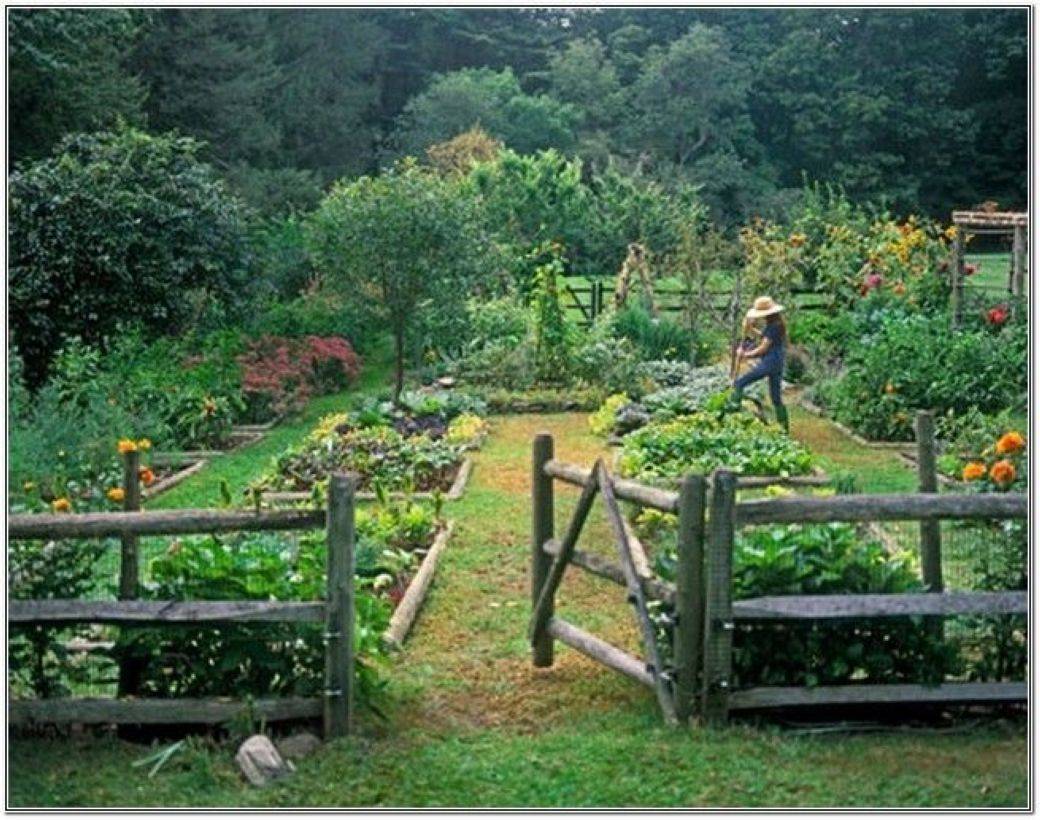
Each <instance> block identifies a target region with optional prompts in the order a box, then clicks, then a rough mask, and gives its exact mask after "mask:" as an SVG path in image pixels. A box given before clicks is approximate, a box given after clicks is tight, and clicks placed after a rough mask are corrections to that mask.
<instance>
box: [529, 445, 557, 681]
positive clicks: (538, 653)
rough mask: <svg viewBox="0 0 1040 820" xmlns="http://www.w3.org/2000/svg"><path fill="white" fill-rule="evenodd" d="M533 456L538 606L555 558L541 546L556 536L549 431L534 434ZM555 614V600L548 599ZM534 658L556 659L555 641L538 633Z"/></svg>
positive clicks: (546, 662) (547, 662) (537, 661)
mask: <svg viewBox="0 0 1040 820" xmlns="http://www.w3.org/2000/svg"><path fill="white" fill-rule="evenodd" d="M532 455H533V458H532V459H531V464H532V469H531V513H532V522H531V607H532V609H535V608H537V606H538V599H539V596H540V595H541V593H542V587H544V586H545V581H546V579H547V578H548V577H549V569H550V567H551V566H552V558H551V557H550V556H549V555H547V554H546V553H545V551H544V550H543V549H542V547H543V546H544V545H545V544H546V542H548V541H550V540H551V539H552V537H553V526H554V523H553V516H554V514H555V513H554V511H553V480H552V477H551V476H549V475H547V474H546V472H545V465H546V464H548V463H549V462H550V461H551V460H552V457H553V438H552V436H551V435H549V434H548V433H539V434H538V435H537V436H535V439H534V446H533V452H532ZM548 608H549V616H550V617H551V616H552V600H550V601H549V604H548ZM531 660H532V662H533V663H534V665H535V666H536V667H539V668H547V667H550V666H552V663H553V641H552V638H551V637H549V636H547V635H539V637H538V639H537V640H534V641H532V642H531Z"/></svg>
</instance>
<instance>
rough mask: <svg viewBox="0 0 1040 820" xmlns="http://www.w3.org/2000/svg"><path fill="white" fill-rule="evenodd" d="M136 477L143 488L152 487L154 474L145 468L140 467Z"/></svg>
mask: <svg viewBox="0 0 1040 820" xmlns="http://www.w3.org/2000/svg"><path fill="white" fill-rule="evenodd" d="M137 477H138V478H139V479H141V483H142V484H144V486H145V487H150V486H151V485H152V482H154V481H155V473H153V472H152V471H151V470H149V469H148V468H147V467H142V468H141V469H140V470H138V471H137Z"/></svg>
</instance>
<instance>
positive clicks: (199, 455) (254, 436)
mask: <svg viewBox="0 0 1040 820" xmlns="http://www.w3.org/2000/svg"><path fill="white" fill-rule="evenodd" d="M237 435H239V436H240V437H245V438H244V439H243V440H242V441H239V442H238V443H237V444H235V445H234V446H233V447H229V448H228V449H226V450H157V451H156V452H155V454H154V455H153V456H152V460H153V461H154V462H155V463H156V464H181V463H184V462H189V461H196V460H198V459H209V458H220V457H221V456H226V455H229V454H231V453H237V452H238V451H239V450H244V449H245V448H246V447H251V446H252V445H254V444H256V443H257V442H258V441H262V440H263V439H264V438H265V436H266V435H267V433H266V432H264V431H261V430H248V431H239V432H238V433H237Z"/></svg>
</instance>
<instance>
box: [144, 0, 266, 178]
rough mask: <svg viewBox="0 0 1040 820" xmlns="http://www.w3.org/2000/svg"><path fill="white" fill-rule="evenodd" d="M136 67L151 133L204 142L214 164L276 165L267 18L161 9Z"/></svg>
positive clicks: (258, 14)
mask: <svg viewBox="0 0 1040 820" xmlns="http://www.w3.org/2000/svg"><path fill="white" fill-rule="evenodd" d="M134 64H135V66H136V67H137V68H138V69H139V70H140V71H141V72H142V76H143V77H144V78H145V82H146V85H147V88H148V104H147V106H146V110H147V113H148V121H149V125H150V126H151V127H152V128H155V129H156V130H159V131H180V132H181V133H184V134H190V135H191V136H193V137H195V138H196V139H198V140H201V141H204V142H205V145H206V152H207V159H210V160H212V161H214V162H216V163H217V164H219V165H221V166H228V165H230V164H232V163H235V162H239V161H242V162H246V163H249V164H250V165H253V166H262V165H265V164H268V165H269V164H270V163H271V162H272V161H273V160H275V159H276V157H277V150H278V147H279V142H280V139H281V130H280V128H279V125H278V121H277V118H276V117H273V116H272V113H273V100H274V91H275V89H276V88H277V86H278V82H279V76H278V71H277V68H276V66H275V63H274V44H273V40H272V38H271V36H270V31H269V30H268V28H267V26H266V20H265V17H264V13H263V12H262V11H255V10H229V9H228V10H225V9H221V10H215V9H162V10H161V11H158V12H156V13H155V14H154V15H153V16H152V18H151V24H150V25H149V27H148V29H147V31H146V34H145V36H144V38H143V40H142V42H141V44H140V46H139V48H138V50H137V53H136V54H135V57H134Z"/></svg>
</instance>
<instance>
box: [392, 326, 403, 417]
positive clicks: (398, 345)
mask: <svg viewBox="0 0 1040 820" xmlns="http://www.w3.org/2000/svg"><path fill="white" fill-rule="evenodd" d="M394 348H395V350H394V354H395V357H394V404H397V403H398V402H399V401H400V400H401V391H402V390H404V328H403V327H399V328H397V329H396V330H395V331H394Z"/></svg>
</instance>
